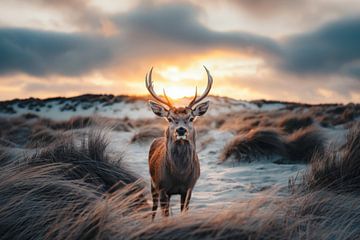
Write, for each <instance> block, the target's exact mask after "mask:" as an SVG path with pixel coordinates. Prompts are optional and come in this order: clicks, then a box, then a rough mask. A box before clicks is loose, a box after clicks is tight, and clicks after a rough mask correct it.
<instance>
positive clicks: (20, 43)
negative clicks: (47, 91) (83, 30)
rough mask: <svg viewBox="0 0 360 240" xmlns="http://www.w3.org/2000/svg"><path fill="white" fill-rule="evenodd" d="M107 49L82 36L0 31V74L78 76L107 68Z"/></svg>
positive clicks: (97, 40) (101, 42)
mask: <svg viewBox="0 0 360 240" xmlns="http://www.w3.org/2000/svg"><path fill="white" fill-rule="evenodd" d="M109 45H110V44H109V42H107V41H106V40H104V39H102V38H98V37H95V36H90V35H85V34H65V33H54V32H45V31H35V30H25V29H0V73H3V74H8V73H11V72H25V73H28V74H31V75H37V76H39V75H47V74H61V75H77V74H80V73H84V72H86V71H89V70H92V69H94V68H98V67H101V66H104V65H106V64H107V63H108V62H109V60H110V59H111V58H112V53H111V49H110V48H109V47H108V46H109Z"/></svg>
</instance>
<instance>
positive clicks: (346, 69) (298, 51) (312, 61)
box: [279, 18, 360, 79]
mask: <svg viewBox="0 0 360 240" xmlns="http://www.w3.org/2000/svg"><path fill="white" fill-rule="evenodd" d="M359 42H360V18H346V19H342V20H340V21H336V22H332V23H329V24H327V25H325V26H323V27H321V28H319V29H317V30H315V31H313V32H310V33H304V34H300V35H297V36H293V37H291V38H289V39H288V40H287V41H286V42H285V43H284V44H283V45H282V52H283V53H282V56H281V58H280V59H281V62H280V64H279V66H280V68H281V69H283V70H285V71H287V72H291V73H295V74H300V75H302V74H314V75H319V74H320V75H321V74H326V75H330V74H335V75H346V76H349V77H356V78H358V79H360V74H359V73H360V64H359V63H360V44H359Z"/></svg>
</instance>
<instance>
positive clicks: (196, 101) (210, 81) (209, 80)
mask: <svg viewBox="0 0 360 240" xmlns="http://www.w3.org/2000/svg"><path fill="white" fill-rule="evenodd" d="M204 68H205V70H206V73H207V76H208V84H207V87H206V89H205V91H204V93H203V94H202V95H201V96H200V97H199V98H197V87H196V89H195V96H194V98H193V99H192V100H191V102H190V103H189V105H188V108H192V107H193V106H194V105H195V104H197V103H199V102H201V100H203V99H204V98H206V96H207V95H208V94H209V92H210V90H211V86H212V84H213V78H212V77H211V75H210V72H209V70H208V69H207V68H206V67H205V66H204Z"/></svg>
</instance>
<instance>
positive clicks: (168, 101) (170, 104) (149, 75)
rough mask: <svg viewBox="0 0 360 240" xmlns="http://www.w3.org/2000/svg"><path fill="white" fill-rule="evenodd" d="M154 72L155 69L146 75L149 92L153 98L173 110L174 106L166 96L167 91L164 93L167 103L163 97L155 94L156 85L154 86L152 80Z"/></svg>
mask: <svg viewBox="0 0 360 240" xmlns="http://www.w3.org/2000/svg"><path fill="white" fill-rule="evenodd" d="M152 70H153V68H151V69H150V72H149V74H146V76H145V84H146V88H147V90H148V91H149V93H150V94H151V96H152V97H153V98H154V99H156V100H157V101H158V102H160V103H163V104H165V105H166V106H168V107H169V108H172V107H173V105H172V103H171V101H170V99H169V98H168V97H167V96H166V93H165V89H163V93H164V97H165V100H166V101H165V100H163V99H162V98H161V97H159V96H158V95H157V94H156V93H155V90H154V84H153V81H152V79H151V74H152Z"/></svg>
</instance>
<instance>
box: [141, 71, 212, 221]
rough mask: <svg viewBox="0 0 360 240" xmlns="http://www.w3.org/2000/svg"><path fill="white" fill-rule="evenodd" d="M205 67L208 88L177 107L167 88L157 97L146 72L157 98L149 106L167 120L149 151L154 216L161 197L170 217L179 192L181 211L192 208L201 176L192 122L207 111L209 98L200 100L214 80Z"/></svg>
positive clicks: (162, 205)
mask: <svg viewBox="0 0 360 240" xmlns="http://www.w3.org/2000/svg"><path fill="white" fill-rule="evenodd" d="M204 68H205V70H206V73H207V76H208V84H207V87H206V89H205V91H204V93H203V94H202V95H201V96H200V97H198V96H197V88H196V91H195V96H194V98H193V99H192V100H191V102H190V103H189V104H188V105H187V106H186V107H175V106H174V105H173V104H172V102H171V101H170V99H169V98H168V97H167V96H166V93H165V90H164V91H163V93H164V95H163V96H164V98H161V97H160V96H158V95H157V94H156V93H155V91H154V87H153V81H152V79H151V74H152V69H151V70H150V72H149V74H146V77H145V83H146V88H147V89H148V91H149V92H150V94H151V95H152V97H153V98H154V99H155V100H156V101H157V102H155V101H151V100H149V104H150V107H151V109H152V111H153V112H154V113H155V115H157V116H159V117H162V118H165V119H166V120H167V121H168V127H167V129H166V131H165V136H164V137H160V138H156V139H155V140H154V141H153V142H152V144H151V146H150V151H149V158H148V161H149V171H150V175H151V193H152V199H153V207H152V211H153V212H152V219H154V218H155V215H156V210H157V208H158V204H159V200H160V207H161V210H162V214H163V216H166V217H167V216H169V205H170V197H171V195H175V194H180V198H181V200H180V201H181V202H180V207H181V212H183V211H187V210H188V208H189V202H190V198H191V192H192V190H193V188H194V186H195V183H196V181H197V179H198V178H199V176H200V164H199V158H198V156H197V153H196V143H195V138H196V132H195V128H194V126H193V122H194V121H195V119H196V118H197V117H198V116H202V115H204V114H205V113H206V111H207V110H208V107H209V101H206V102H203V103H200V102H201V101H202V100H203V99H204V98H205V97H206V96H207V95H208V94H209V92H210V89H211V86H212V83H213V79H212V77H211V75H210V73H209V70H208V69H207V68H206V67H204Z"/></svg>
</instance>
